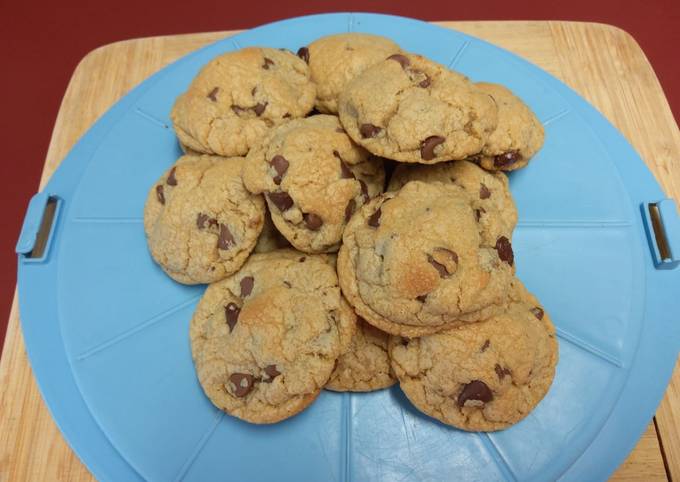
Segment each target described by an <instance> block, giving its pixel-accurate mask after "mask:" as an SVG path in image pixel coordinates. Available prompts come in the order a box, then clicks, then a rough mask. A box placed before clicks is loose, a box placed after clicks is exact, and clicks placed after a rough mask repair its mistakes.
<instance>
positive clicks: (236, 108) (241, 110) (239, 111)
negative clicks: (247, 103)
mask: <svg viewBox="0 0 680 482" xmlns="http://www.w3.org/2000/svg"><path fill="white" fill-rule="evenodd" d="M231 110H233V111H234V114H236V115H240V114H242V113H244V112H246V111H247V110H248V109H246V108H245V107H241V106H240V105H232V106H231Z"/></svg>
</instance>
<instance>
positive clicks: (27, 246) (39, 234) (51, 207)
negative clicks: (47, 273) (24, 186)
mask: <svg viewBox="0 0 680 482" xmlns="http://www.w3.org/2000/svg"><path fill="white" fill-rule="evenodd" d="M62 204H63V200H62V199H61V198H59V197H58V196H56V195H52V194H49V193H47V192H40V193H38V194H36V195H34V196H33V197H32V198H31V201H30V202H29V203H28V209H27V210H26V216H25V217H24V223H23V225H22V227H21V233H20V234H19V240H18V241H17V244H16V248H15V251H16V253H17V254H18V255H19V257H20V259H21V260H22V261H24V262H33V263H36V262H41V261H44V260H45V259H47V255H48V254H49V248H50V246H51V244H52V241H53V238H54V228H55V227H56V225H57V219H58V215H59V211H60V210H61V207H62Z"/></svg>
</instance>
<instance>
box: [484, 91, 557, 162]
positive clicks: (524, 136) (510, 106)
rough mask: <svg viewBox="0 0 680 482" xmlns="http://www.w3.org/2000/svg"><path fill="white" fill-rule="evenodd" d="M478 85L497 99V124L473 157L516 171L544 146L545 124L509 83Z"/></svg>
mask: <svg viewBox="0 0 680 482" xmlns="http://www.w3.org/2000/svg"><path fill="white" fill-rule="evenodd" d="M476 86H477V88H478V89H480V90H481V91H482V92H486V93H487V94H489V95H490V96H491V97H493V99H494V100H495V101H496V105H497V106H498V125H497V126H496V129H495V130H494V131H493V132H492V133H491V134H490V135H489V138H488V139H487V140H486V144H484V148H483V149H482V152H481V153H480V154H479V155H478V156H476V157H475V158H474V160H475V161H476V162H479V163H480V164H481V166H482V167H483V168H484V169H488V170H490V171H513V170H515V169H519V168H520V167H524V166H526V165H527V164H528V163H529V159H531V157H532V156H533V155H534V154H536V152H538V150H539V149H540V148H541V147H542V146H543V139H544V137H545V132H544V129H543V124H541V123H540V122H539V120H538V119H537V118H536V115H535V114H534V113H533V112H532V111H531V109H529V107H528V106H527V105H526V104H525V103H524V102H522V100H521V99H520V98H519V97H517V96H515V95H514V94H513V93H512V91H510V89H508V88H507V87H504V86H502V85H499V84H491V83H487V82H479V83H477V84H476Z"/></svg>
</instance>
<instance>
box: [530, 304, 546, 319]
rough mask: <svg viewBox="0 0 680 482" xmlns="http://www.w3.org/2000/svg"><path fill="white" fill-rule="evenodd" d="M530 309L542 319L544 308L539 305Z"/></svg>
mask: <svg viewBox="0 0 680 482" xmlns="http://www.w3.org/2000/svg"><path fill="white" fill-rule="evenodd" d="M529 311H531V312H532V313H533V314H534V316H535V317H536V318H538V319H539V320H542V319H543V315H544V314H545V312H544V311H543V308H540V307H538V306H536V307H534V308H531V309H530V310H529Z"/></svg>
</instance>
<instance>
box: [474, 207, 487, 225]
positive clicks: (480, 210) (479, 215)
mask: <svg viewBox="0 0 680 482" xmlns="http://www.w3.org/2000/svg"><path fill="white" fill-rule="evenodd" d="M483 213H486V210H485V209H484V208H477V209H475V219H476V220H477V222H479V220H480V219H481V218H482V214H483Z"/></svg>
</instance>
